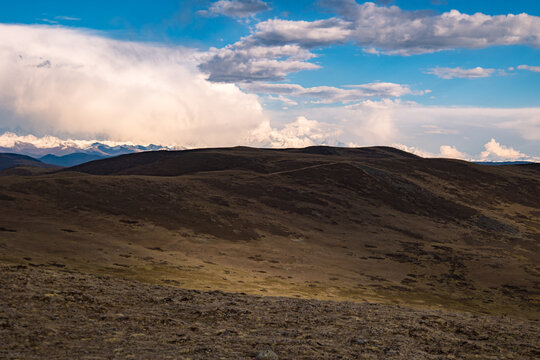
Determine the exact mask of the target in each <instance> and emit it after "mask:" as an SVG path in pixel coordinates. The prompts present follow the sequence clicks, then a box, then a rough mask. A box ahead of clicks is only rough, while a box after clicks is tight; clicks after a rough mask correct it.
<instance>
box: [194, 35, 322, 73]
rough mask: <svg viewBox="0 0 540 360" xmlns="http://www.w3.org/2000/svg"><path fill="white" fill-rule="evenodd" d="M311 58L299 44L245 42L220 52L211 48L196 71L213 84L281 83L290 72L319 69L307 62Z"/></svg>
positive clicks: (227, 47)
mask: <svg viewBox="0 0 540 360" xmlns="http://www.w3.org/2000/svg"><path fill="white" fill-rule="evenodd" d="M313 57H315V55H314V54H312V53H311V52H310V51H308V50H306V49H302V48H301V47H299V46H298V45H294V44H293V45H283V46H261V45H257V44H256V43H254V42H253V41H252V40H250V39H245V40H241V41H238V42H237V43H235V44H233V45H228V46H226V47H224V48H222V49H216V48H211V49H210V50H209V51H208V52H207V53H206V54H204V55H202V56H201V59H200V61H201V64H200V65H199V69H200V70H201V71H203V72H205V73H207V74H208V75H209V77H208V80H210V81H215V82H242V81H260V80H282V79H284V78H285V76H287V75H288V74H289V73H292V72H298V71H302V70H314V69H318V68H320V66H319V65H316V64H313V63H309V62H306V60H309V59H311V58H313Z"/></svg>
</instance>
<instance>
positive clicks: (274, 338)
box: [0, 265, 540, 359]
mask: <svg viewBox="0 0 540 360" xmlns="http://www.w3.org/2000/svg"><path fill="white" fill-rule="evenodd" d="M0 283H1V284H2V287H1V290H0V303H1V304H2V305H1V310H0V358H3V359H43V358H49V359H53V358H54V359H74V358H77V359H103V358H105V359H129V358H133V359H155V358H164V359H166V358H170V359H244V358H245V359H250V358H255V357H256V355H257V354H258V353H259V352H260V351H261V350H265V349H272V350H273V351H275V352H276V353H277V354H278V356H279V358H280V359H533V358H538V357H540V333H539V329H540V327H539V323H538V322H537V321H525V320H518V319H515V318H507V317H496V316H473V315H469V314H466V313H451V312H440V311H427V310H412V309H408V308H404V307H398V306H391V305H377V304H369V303H348V302H331V301H315V300H301V299H291V298H274V297H256V296H249V295H243V294H228V293H224V292H220V291H212V292H200V291H192V290H183V289H178V288H174V287H168V286H158V285H149V284H144V283H140V282H136V281H131V280H121V279H117V278H113V277H99V276H94V275H86V274H80V273H70V272H67V271H63V270H62V269H59V270H57V269H54V268H41V267H40V268H36V267H26V266H14V265H13V266H2V267H0Z"/></svg>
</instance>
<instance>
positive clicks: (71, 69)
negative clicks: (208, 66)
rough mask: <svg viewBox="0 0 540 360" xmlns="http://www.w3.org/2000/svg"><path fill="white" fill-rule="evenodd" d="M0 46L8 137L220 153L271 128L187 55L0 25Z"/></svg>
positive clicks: (2, 119)
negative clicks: (12, 133)
mask: <svg viewBox="0 0 540 360" xmlns="http://www.w3.org/2000/svg"><path fill="white" fill-rule="evenodd" d="M0 38H1V39H2V42H0V80H1V83H2V86H1V87H0V130H3V131H9V130H11V131H17V132H18V133H32V134H35V135H58V136H61V137H66V136H69V137H73V138H82V139H87V138H101V139H108V140H114V141H131V142H134V143H160V144H180V145H183V146H206V145H213V146H216V145H232V144H237V143H241V142H242V141H245V139H247V138H248V136H249V135H250V133H251V132H252V131H253V130H254V129H256V128H258V127H259V126H260V124H261V123H263V122H264V121H266V119H265V116H264V114H263V111H262V107H261V106H260V104H259V102H258V99H257V97H256V96H255V95H250V94H246V93H244V92H242V91H241V90H240V89H239V88H238V87H236V86H235V85H232V84H216V83H212V82H209V81H207V80H206V79H205V76H204V75H203V74H201V73H200V71H199V70H198V69H197V62H196V60H195V58H196V57H197V56H196V55H197V54H195V53H194V52H193V51H192V50H189V49H185V48H179V47H174V48H171V47H163V46H156V45H149V44H142V43H132V42H122V41H117V40H112V39H108V38H105V37H102V36H99V35H98V34H96V33H92V32H89V31H84V30H73V29H67V28H63V27H48V26H25V25H0ZM243 139H244V140H243Z"/></svg>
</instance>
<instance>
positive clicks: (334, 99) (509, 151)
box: [0, 0, 540, 161]
mask: <svg viewBox="0 0 540 360" xmlns="http://www.w3.org/2000/svg"><path fill="white" fill-rule="evenodd" d="M322 6H323V8H321V10H320V16H321V18H319V19H313V18H309V19H306V20H289V19H283V18H280V17H279V15H281V16H285V15H283V14H284V13H283V12H281V13H277V14H278V16H276V11H279V10H280V9H279V8H280V4H279V3H277V2H276V3H273V4H272V6H270V5H269V3H267V2H264V1H262V0H219V1H215V2H211V3H209V4H208V6H207V7H206V8H204V9H200V10H198V11H195V15H194V16H195V18H197V16H198V17H200V18H215V17H223V18H230V19H231V21H232V22H233V23H235V24H236V25H234V26H243V27H245V29H246V31H247V35H245V36H243V37H241V38H240V39H238V40H237V41H235V42H233V43H231V44H230V45H226V46H224V47H221V48H216V47H212V46H210V47H208V48H206V49H205V48H203V49H200V48H199V49H195V48H193V47H189V46H182V45H181V44H171V43H170V42H169V43H156V42H145V41H136V40H131V41H127V40H123V39H115V38H113V37H112V36H109V34H108V33H107V32H106V31H95V30H91V29H89V28H84V29H83V28H74V27H65V26H58V25H55V26H50V25H43V24H0V38H2V39H3V41H2V42H0V79H1V80H2V84H3V86H2V88H0V147H2V146H3V145H2V143H4V144H15V143H16V142H17V141H19V142H25V141H26V142H29V143H35V144H37V145H36V146H45V145H43V144H45V143H59V144H61V143H62V142H63V141H68V140H65V139H77V140H69V141H71V142H72V143H73V142H75V143H77V144H79V143H80V144H86V143H91V142H94V141H95V140H101V141H108V142H110V143H118V144H121V143H132V144H150V143H153V144H160V145H165V146H172V147H186V148H192V147H208V146H233V145H249V146H263V147H303V146H310V145H317V144H325V145H337V146H368V145H390V146H396V147H399V148H401V149H404V150H407V151H411V152H414V153H416V154H419V155H421V156H441V157H452V158H461V159H467V160H485V161H488V160H489V161H503V160H532V161H539V159H540V104H539V103H538V100H536V102H535V101H534V100H533V101H532V102H529V103H528V104H527V105H526V106H508V107H501V106H479V105H474V103H472V104H470V103H469V104H467V105H455V104H452V102H451V100H446V99H444V94H443V95H442V96H441V95H440V94H442V93H443V90H441V89H442V86H450V88H453V87H455V86H459V87H461V88H462V89H466V91H471V92H474V93H475V90H474V91H473V90H467V89H469V88H470V87H473V86H477V85H472V83H479V82H482V81H507V82H508V81H517V82H518V83H517V84H515V85H513V86H514V87H515V88H518V87H519V85H520V83H521V82H523V83H525V84H530V83H531V81H534V80H531V77H536V78H537V77H538V75H537V73H538V72H539V68H540V66H539V65H538V63H536V64H535V63H529V64H524V61H523V58H522V57H519V56H516V59H511V60H514V61H515V62H514V63H512V64H502V63H501V64H493V63H486V64H471V63H470V59H471V58H473V59H474V54H475V53H477V52H479V51H480V52H481V51H506V53H508V50H505V49H507V48H511V49H514V48H515V49H517V50H516V52H518V51H528V52H530V53H531V52H532V53H533V54H538V48H539V47H540V17H538V16H533V15H529V14H527V13H525V12H523V13H520V14H517V15H513V14H506V15H487V14H482V13H474V14H472V15H469V14H466V13H463V12H460V11H458V10H450V11H447V12H443V13H441V14H438V13H436V12H433V11H411V10H404V9H402V8H400V7H398V6H381V5H377V4H374V3H371V2H366V3H359V2H356V1H354V0H325V1H322ZM420 10H421V9H420ZM329 11H330V12H333V13H334V15H333V16H330V17H328V12H329ZM267 13H269V14H268V16H273V17H269V18H266V19H260V17H261V16H263V14H267ZM77 15H78V16H80V18H84V14H77ZM296 15H298V14H296ZM265 16H266V15H265ZM56 19H59V20H61V17H60V16H59V15H58V16H57V17H56ZM77 19H79V17H77ZM77 22H79V21H77ZM71 25H72V26H73V24H71ZM230 26H233V25H230ZM490 48H493V49H494V50H489V49H490ZM343 49H345V50H343ZM354 49H359V50H360V52H358V51H356V50H354ZM460 49H461V50H460ZM482 49H484V50H482ZM523 49H525V50H523ZM332 51H348V53H346V54H347V55H350V52H351V51H352V52H354V54H353V55H352V56H350V58H351V59H349V60H348V62H347V65H346V66H342V67H343V68H344V69H343V70H341V69H340V68H339V66H336V65H335V64H334V63H332V61H335V60H332V59H330V58H331V56H332ZM463 51H466V52H467V53H466V54H467V56H465V55H464V56H465V58H466V59H465V61H464V62H463V65H459V63H458V62H456V61H459V58H460V53H461V52H463ZM327 52H328V53H327ZM449 52H450V53H452V56H451V57H452V61H451V63H441V59H444V58H445V56H447V55H445V54H446V53H449ZM471 54H472V55H471ZM343 58H345V57H343ZM480 58H482V57H481V56H480ZM327 59H330V60H327ZM409 59H411V60H409ZM414 59H422V60H421V61H422V63H421V64H420V63H419V64H418V65H417V68H416V74H415V75H411V77H410V78H406V77H404V76H403V75H399V74H400V72H401V73H404V70H400V69H401V67H402V66H405V65H403V64H404V63H405V62H407V63H413V61H416V60H414ZM430 59H431V61H430ZM456 59H457V60H456ZM340 61H341V62H343V61H344V60H342V59H340ZM418 61H420V60H418ZM388 62H391V64H388ZM353 63H358V64H359V66H362V64H363V63H365V64H366V66H371V67H372V68H373V69H377V67H380V68H381V70H380V71H379V72H378V73H377V74H376V76H377V77H376V78H375V79H373V78H372V77H371V76H366V75H365V73H363V72H362V71H363V70H362V68H361V67H360V68H358V72H355V71H354V67H350V66H349V65H348V64H353ZM379 63H380V64H381V65H378V64H379ZM340 64H341V63H340ZM430 65H431V66H430ZM407 66H408V68H407V73H410V67H411V66H412V65H407ZM326 68H330V69H331V70H332V71H333V72H334V73H335V74H336V75H339V76H341V77H344V78H349V79H350V80H348V81H347V82H342V83H336V81H335V79H334V77H333V76H332V75H333V73H332V72H330V73H329V75H328V73H325V71H326ZM345 68H346V69H345ZM351 69H353V70H352V71H351ZM340 71H343V75H341V72H340ZM303 74H312V75H311V76H309V75H308V76H307V77H306V76H303ZM318 74H322V75H318ZM394 74H395V75H394ZM424 74H426V75H424ZM362 75H364V76H362ZM494 75H504V76H494ZM415 76H416V77H417V78H421V79H422V80H421V81H404V79H405V80H409V79H411V78H413V79H414V78H415ZM518 78H519V80H517V79H518ZM437 79H442V80H440V81H442V82H444V84H446V85H444V84H443V85H439V84H438V83H437V81H438V80H437ZM537 80H538V79H536V81H537ZM456 82H458V83H456ZM456 84H458V85H456ZM438 86H439V87H438ZM478 86H482V85H478ZM483 86H485V89H486V94H487V93H488V91H489V87H492V86H493V85H492V83H489V84H488V83H486V84H485V85H483ZM536 89H537V90H536V99H539V98H540V96H538V95H540V94H538V92H539V90H538V88H536ZM530 95H531V94H528V96H530ZM534 95H535V94H532V98H533V99H534V98H535V96H534ZM475 96H476V97H478V98H479V99H481V98H482V97H483V94H482V93H475ZM439 98H440V99H442V100H444V101H442V102H441V103H437V100H438V99H439ZM473 98H474V97H473ZM448 102H450V103H448ZM495 103H497V102H496V101H495ZM2 133H5V134H4V135H1V134H2ZM29 135H33V136H34V137H32V136H30V137H29ZM47 136H49V137H47ZM44 139H46V140H44ZM63 139H64V140H63ZM47 146H48V145H47ZM81 146H83V145H81Z"/></svg>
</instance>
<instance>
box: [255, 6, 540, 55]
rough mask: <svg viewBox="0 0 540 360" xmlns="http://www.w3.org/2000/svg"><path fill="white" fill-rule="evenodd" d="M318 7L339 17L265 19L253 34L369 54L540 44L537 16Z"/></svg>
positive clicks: (283, 40)
mask: <svg viewBox="0 0 540 360" xmlns="http://www.w3.org/2000/svg"><path fill="white" fill-rule="evenodd" d="M323 3H325V4H326V5H328V6H330V7H332V8H334V9H335V10H336V11H337V12H338V13H339V14H340V15H341V18H332V19H328V20H317V21H313V22H305V21H301V22H300V21H297V22H290V21H289V22H285V21H276V20H269V21H268V22H266V23H260V24H259V25H258V26H257V29H258V32H257V33H256V34H255V36H256V37H258V38H260V39H266V38H267V37H269V38H271V39H273V40H274V41H277V40H281V41H282V43H288V42H294V43H297V44H304V46H306V47H309V46H313V45H312V44H319V45H322V44H326V45H330V44H335V43H342V42H345V41H354V42H355V43H356V44H357V45H358V46H361V47H366V48H368V49H369V51H370V52H371V53H375V52H376V51H377V50H382V51H383V52H384V53H387V54H399V55H414V54H423V53H431V52H435V51H441V50H448V49H456V48H468V49H480V48H485V47H488V46H495V45H517V44H524V45H530V46H535V47H538V46H540V36H539V35H538V34H540V18H539V17H537V16H532V15H528V14H525V13H523V14H518V15H513V14H508V15H497V16H491V15H486V14H482V13H475V14H473V15H468V14H463V13H460V12H459V11H457V10H451V11H449V12H445V13H443V14H441V15H435V14H433V13H432V12H429V11H406V10H402V9H400V8H399V7H397V6H390V7H386V6H377V5H376V4H374V3H372V2H366V3H364V4H358V3H356V1H354V0H326V1H323ZM270 21H271V22H272V23H271V25H270V23H269V22H270ZM295 23H296V24H295ZM319 28H320V30H321V32H319V31H318V30H319ZM274 34H279V36H274ZM317 35H318V36H317Z"/></svg>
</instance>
